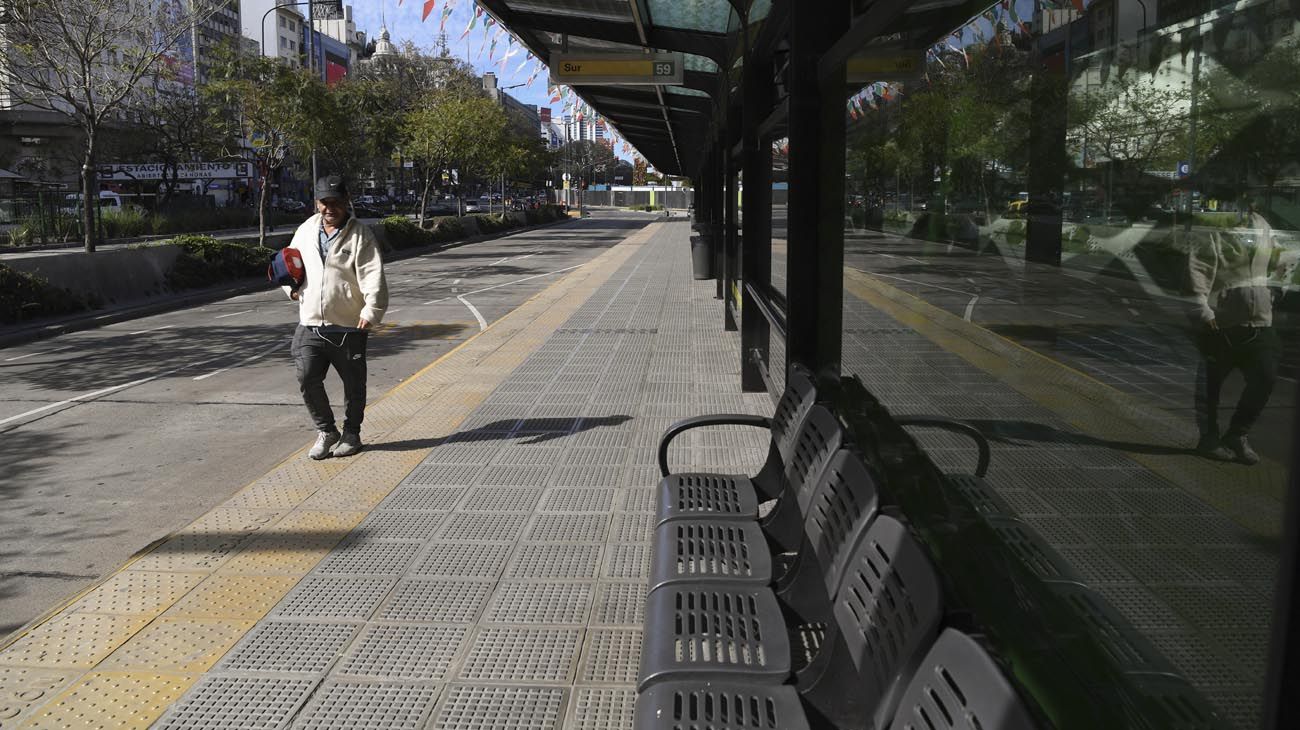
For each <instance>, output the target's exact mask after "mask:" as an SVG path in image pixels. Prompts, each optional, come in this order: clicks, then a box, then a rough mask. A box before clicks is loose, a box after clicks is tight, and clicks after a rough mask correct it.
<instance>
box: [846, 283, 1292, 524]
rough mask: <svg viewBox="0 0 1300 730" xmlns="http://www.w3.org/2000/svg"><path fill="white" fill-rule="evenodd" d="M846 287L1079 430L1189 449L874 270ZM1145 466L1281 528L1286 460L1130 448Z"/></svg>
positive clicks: (1227, 511)
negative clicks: (1245, 462) (1228, 459)
mask: <svg viewBox="0 0 1300 730" xmlns="http://www.w3.org/2000/svg"><path fill="white" fill-rule="evenodd" d="M845 289H846V290H847V291H848V292H849V293H850V294H852V295H853V296H856V297H859V298H861V299H862V300H864V301H866V302H867V303H868V304H870V305H871V306H873V307H876V308H877V309H880V310H881V311H883V312H885V313H887V314H889V315H890V316H892V317H893V318H894V319H896V320H898V321H899V322H901V323H903V324H905V325H907V326H908V327H910V328H912V329H913V330H915V331H916V332H917V333H918V334H921V335H922V336H924V337H926V338H928V339H930V340H931V341H933V342H934V343H935V344H937V345H939V346H940V347H943V348H944V349H945V350H948V351H949V352H952V353H954V354H956V355H958V356H960V357H962V358H963V359H965V360H967V361H968V362H970V363H971V364H973V365H975V366H976V367H978V368H980V369H981V370H983V371H985V372H987V373H989V374H990V375H992V376H994V377H996V378H998V379H999V380H1002V381H1003V382H1005V383H1007V384H1008V385H1010V386H1011V387H1012V388H1014V389H1016V390H1017V391H1019V392H1020V393H1021V394H1023V395H1024V396H1026V397H1028V398H1030V399H1032V400H1033V401H1035V402H1037V403H1038V404H1040V405H1042V406H1044V407H1046V408H1048V409H1049V410H1051V411H1052V412H1054V413H1056V414H1057V415H1058V416H1059V417H1060V418H1061V419H1062V420H1064V421H1066V422H1067V423H1069V424H1070V425H1071V426H1073V427H1075V428H1077V429H1078V430H1079V431H1080V432H1082V433H1084V434H1086V435H1088V436H1093V437H1096V438H1099V439H1105V440H1109V441H1116V442H1128V443H1144V444H1152V445H1160V446H1168V447H1171V448H1172V449H1187V448H1190V446H1191V445H1193V444H1194V443H1195V440H1196V434H1195V428H1194V426H1193V424H1191V423H1188V424H1187V429H1186V432H1175V431H1171V429H1170V427H1169V426H1168V425H1167V423H1166V422H1163V421H1159V420H1157V419H1156V418H1155V417H1154V414H1155V413H1156V412H1157V411H1158V409H1157V408H1156V407H1155V406H1152V405H1151V404H1149V403H1145V402H1143V401H1141V400H1139V399H1138V398H1135V397H1134V396H1131V395H1129V394H1127V393H1124V392H1123V391H1120V390H1117V389H1115V388H1113V387H1111V386H1109V385H1106V384H1105V383H1102V382H1100V381H1097V380H1095V379H1093V378H1091V377H1089V376H1088V375H1086V374H1084V373H1081V372H1079V371H1077V370H1074V369H1073V368H1070V367H1068V366H1066V365H1063V364H1061V363H1058V362H1056V361H1054V360H1052V359H1050V358H1048V357H1046V356H1044V355H1041V354H1039V353H1037V352H1034V351H1033V350H1030V349H1028V348H1026V347H1023V346H1021V345H1019V344H1017V343H1015V342H1012V341H1011V340H1008V339H1006V338H1004V337H1002V336H1001V335H998V334H996V333H994V332H991V331H989V330H987V329H985V328H983V327H980V326H979V325H976V324H972V323H970V322H967V321H965V320H963V319H962V318H961V317H958V316H956V315H954V314H951V313H949V312H946V311H944V310H942V309H939V308H938V307H935V306H933V305H931V304H929V303H927V302H925V301H923V300H921V299H919V298H917V297H915V296H913V295H911V294H908V293H907V292H904V291H901V290H899V289H897V288H895V287H893V286H890V285H889V284H886V283H884V282H882V281H880V280H878V279H876V278H874V277H872V276H871V275H869V274H866V273H863V272H860V271H853V270H846V272H845ZM1128 456H1129V457H1130V458H1132V459H1133V460H1134V461H1137V462H1138V463H1140V464H1142V465H1143V466H1145V467H1147V468H1148V469H1150V470H1152V471H1154V472H1156V473H1157V474H1160V475H1161V476H1163V477H1165V478H1166V479H1169V480H1170V481H1172V482H1173V483H1175V484H1178V485H1179V486H1180V487H1182V488H1183V489H1186V490H1188V491H1189V492H1191V493H1193V494H1195V495H1196V496H1197V497H1199V498H1200V499H1202V500H1203V501H1205V502H1206V503H1208V504H1210V505H1213V506H1214V507H1215V508H1216V509H1218V510H1219V511H1221V512H1222V513H1223V514H1224V515H1226V516H1227V517H1228V518H1230V519H1232V520H1233V521H1234V522H1236V523H1237V524H1239V525H1241V526H1242V527H1244V528H1245V529H1247V530H1249V531H1251V532H1253V533H1255V534H1256V535H1260V536H1262V537H1266V538H1277V537H1279V536H1280V530H1281V509H1282V496H1283V494H1282V488H1283V487H1282V485H1284V484H1285V483H1286V471H1285V467H1284V466H1283V465H1280V464H1277V463H1275V462H1272V461H1269V460H1267V459H1266V460H1264V461H1262V462H1260V463H1259V464H1258V465H1256V466H1254V467H1251V468H1249V469H1246V468H1243V467H1242V466H1241V465H1239V464H1222V463H1217V462H1213V461H1209V460H1207V459H1201V458H1195V457H1189V456H1185V455H1181V454H1171V455H1155V454H1142V453H1129V454H1128Z"/></svg>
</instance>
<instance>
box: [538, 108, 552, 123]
mask: <svg viewBox="0 0 1300 730" xmlns="http://www.w3.org/2000/svg"><path fill="white" fill-rule="evenodd" d="M537 118H538V119H541V120H542V124H550V123H551V108H550V107H549V106H540V107H537Z"/></svg>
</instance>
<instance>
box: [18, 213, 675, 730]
mask: <svg viewBox="0 0 1300 730" xmlns="http://www.w3.org/2000/svg"><path fill="white" fill-rule="evenodd" d="M657 228H658V225H657V224H652V225H651V226H649V227H647V228H645V229H642V230H641V231H639V232H637V233H634V234H633V235H631V236H629V237H627V238H626V239H624V241H623V242H622V243H621V244H620V245H618V246H615V247H613V248H611V249H610V250H608V251H606V252H605V253H603V254H601V255H600V256H598V257H597V258H596V259H594V260H593V261H591V262H588V263H587V264H586V265H584V266H582V267H580V268H578V269H576V270H574V271H571V272H569V273H568V274H566V275H565V276H563V277H561V278H560V279H559V280H557V281H556V282H554V283H553V284H552V285H551V286H549V287H548V288H546V289H544V290H542V291H541V292H539V293H538V294H536V295H534V296H533V297H532V298H530V299H529V300H528V301H527V302H525V303H524V304H523V305H521V306H520V307H518V308H516V309H515V310H513V311H512V312H510V313H509V314H507V315H506V316H505V317H503V318H502V319H500V320H498V321H497V322H494V323H493V324H492V325H490V326H489V327H488V328H487V330H485V331H484V332H482V333H480V334H478V335H476V336H474V337H472V338H470V339H469V340H467V341H465V342H463V343H461V344H460V345H459V346H457V347H456V348H454V349H453V350H451V351H450V352H449V353H447V354H445V355H444V356H443V357H442V358H440V359H439V360H438V361H436V362H434V363H431V364H430V365H429V366H428V367H426V368H425V369H423V370H421V371H420V372H418V373H416V374H415V375H414V376H412V377H411V378H409V379H407V380H406V381H405V382H403V383H402V384H400V385H398V386H397V387H395V388H394V389H393V390H391V391H390V392H389V393H388V394H386V395H385V396H384V397H383V398H381V399H379V400H377V401H375V402H374V403H372V404H371V405H370V406H369V407H368V409H367V410H368V416H369V415H371V414H373V416H374V417H373V418H368V419H367V428H368V431H369V432H370V433H371V434H372V435H371V437H370V439H368V440H369V442H370V444H371V448H370V449H368V450H367V451H365V452H363V453H362V455H361V456H360V457H358V458H356V459H349V460H325V461H320V462H316V461H311V460H308V459H305V458H304V454H305V452H306V447H304V448H303V449H302V450H300V451H299V452H298V453H296V454H294V455H293V456H291V457H290V458H289V459H286V460H285V461H284V462H282V463H281V464H279V465H278V466H276V467H275V468H274V469H272V470H271V471H270V472H268V473H267V474H266V475H265V476H264V477H262V478H260V479H257V480H255V481H254V482H253V483H251V484H249V485H248V486H247V487H245V488H244V489H242V490H240V492H238V493H236V494H235V495H234V496H233V497H232V498H231V499H230V500H229V501H227V502H226V503H225V504H223V505H222V506H220V507H218V508H216V509H214V510H212V511H211V512H209V513H208V514H206V515H204V516H203V517H201V518H199V519H198V520H195V521H194V522H193V523H192V524H191V525H190V526H188V527H186V528H184V529H182V530H180V531H178V532H177V533H176V534H175V535H173V536H172V537H171V538H169V539H167V540H164V541H161V542H160V543H159V544H157V545H154V546H152V548H151V549H150V550H149V551H148V552H147V553H145V554H143V555H141V556H138V557H137V558H135V559H133V560H132V561H131V562H130V563H128V564H127V565H125V566H123V567H122V568H121V569H119V571H118V572H117V573H116V574H114V575H113V576H110V577H109V578H108V579H106V580H105V581H104V582H103V583H101V584H100V585H99V586H96V587H95V588H93V589H91V590H89V591H88V592H86V593H84V594H82V595H81V596H79V597H78V598H77V599H76V600H75V601H74V602H71V603H70V604H69V605H68V606H65V608H64V609H62V610H60V611H56V612H52V613H51V614H50V615H49V616H47V617H46V618H45V619H44V620H43V621H42V622H40V623H38V624H37V625H35V626H33V627H32V628H29V629H28V630H27V631H25V632H23V633H21V634H19V635H17V636H16V637H13V638H12V639H11V641H10V644H9V645H8V646H6V647H4V648H3V649H0V672H4V671H8V672H10V675H9V676H11V677H19V676H28V677H31V678H36V676H37V675H35V674H31V672H33V671H37V672H47V671H49V672H50V673H49V674H42V675H41V676H40V678H39V679H33V681H36V682H37V684H40V683H41V682H46V681H47V680H48V681H49V682H53V685H51V687H58V686H63V685H66V684H67V683H68V682H72V681H73V680H74V679H75V674H74V675H72V676H68V677H65V676H64V673H63V672H61V671H58V670H57V669H56V668H67V669H70V670H78V669H79V670H82V671H84V670H93V671H91V672H90V673H89V674H85V675H84V676H83V677H81V678H80V679H79V680H76V681H75V683H73V684H71V685H69V686H68V688H67V689H66V691H63V692H62V693H61V694H59V695H58V696H57V697H56V698H54V699H53V700H51V699H49V694H48V693H49V692H51V691H52V689H51V688H47V689H46V690H43V692H44V694H42V696H41V697H36V698H35V699H33V700H32V701H31V702H29V703H27V704H24V705H23V707H22V708H21V709H20V710H17V711H14V712H11V714H13V715H14V717H18V716H19V714H18V713H21V714H22V717H23V718H24V720H23V721H24V722H26V723H29V724H30V726H31V727H72V726H76V727H147V726H148V725H149V724H151V723H152V722H153V721H154V720H155V719H157V717H158V716H159V715H160V714H161V713H162V712H163V710H165V709H166V707H167V705H169V704H170V703H171V702H173V701H175V699H176V698H178V697H179V696H180V695H181V694H182V693H183V692H184V691H185V689H186V688H188V687H189V685H190V684H192V683H193V682H194V681H196V680H197V678H198V676H200V674H201V672H202V671H203V670H204V669H205V668H206V667H208V666H211V665H212V664H214V663H216V662H217V661H218V660H219V659H220V658H221V655H222V654H223V653H224V652H225V651H227V650H228V648H229V647H230V646H233V645H234V644H235V643H236V642H237V641H238V640H239V638H240V637H241V636H243V635H244V634H245V633H246V632H247V631H249V630H251V628H252V627H253V626H254V625H255V624H256V621H257V620H258V619H260V618H262V617H263V616H265V615H266V613H267V612H269V611H270V610H271V608H272V607H274V606H275V605H276V604H277V603H278V602H279V601H280V599H281V598H282V597H283V596H284V595H286V594H287V593H288V592H289V591H290V590H292V589H293V587H294V586H295V585H296V584H297V583H298V581H299V580H300V579H301V578H302V576H304V575H305V574H307V573H308V572H310V571H311V570H312V569H313V568H314V567H315V566H316V565H317V563H319V562H320V560H321V559H322V558H324V557H325V556H326V555H327V554H328V553H329V552H330V550H331V549H332V548H333V547H334V545H335V544H337V543H338V542H339V540H341V539H342V538H343V537H344V536H345V535H346V534H347V533H348V532H349V531H350V530H351V529H352V528H354V527H355V526H356V525H357V524H358V523H359V522H360V521H361V520H362V519H363V518H364V517H365V516H366V514H367V513H368V512H369V510H370V509H372V508H373V507H374V505H376V504H378V503H379V502H380V501H381V500H383V498H384V497H385V496H387V494H388V493H389V492H391V491H392V489H393V488H395V487H396V485H397V484H398V483H399V482H400V481H401V479H402V478H404V477H405V476H406V475H407V474H408V473H410V471H411V469H413V468H414V467H415V466H417V465H418V464H419V463H420V462H421V461H423V459H424V458H425V456H427V455H428V453H429V451H430V450H431V449H432V448H433V446H434V445H436V443H437V439H439V438H441V437H444V436H447V435H449V434H451V433H454V432H455V430H456V428H457V427H458V425H459V424H460V422H461V421H462V420H464V418H465V416H467V415H468V414H469V413H470V412H472V411H473V410H474V408H476V407H477V406H478V405H479V404H480V403H482V401H483V400H484V399H485V398H486V397H487V396H488V395H489V394H490V393H491V392H492V391H493V390H494V389H495V388H496V386H497V385H498V384H499V382H500V381H501V379H503V378H504V377H505V376H507V375H508V374H509V373H510V372H511V371H513V369H514V368H515V367H517V366H518V365H519V364H520V363H522V362H523V361H524V360H525V359H526V358H527V357H528V355H529V354H531V353H532V352H533V350H535V349H536V348H537V347H538V346H539V345H541V344H542V343H544V342H545V341H546V339H547V338H548V337H549V336H550V335H551V333H552V332H553V331H554V329H555V328H556V327H557V326H558V325H559V324H561V323H563V322H564V321H566V320H567V318H568V317H569V316H570V315H571V314H572V313H573V312H574V311H576V309H577V308H578V307H579V306H581V305H582V303H583V302H585V301H586V299H587V298H588V297H589V296H590V295H591V293H592V292H594V291H595V290H596V289H597V288H598V287H599V286H600V284H602V283H603V282H604V281H605V280H606V279H608V277H609V276H610V275H611V274H612V273H613V272H614V271H616V270H617V269H618V267H619V266H620V265H622V263H623V262H624V261H626V260H627V259H628V258H629V257H630V256H631V255H632V254H633V253H635V251H636V249H637V247H639V246H640V245H642V244H644V243H645V242H646V241H648V240H649V239H650V237H651V236H652V235H653V234H654V232H655V230H656V229H657ZM137 594H138V595H137ZM71 606H82V607H85V608H88V609H93V610H96V611H117V612H124V613H126V612H129V613H131V614H132V615H118V614H113V613H84V612H83V613H75V612H73V609H72V608H71ZM164 611H165V614H164V615H163V616H162V617H161V618H158V614H160V613H163V612H164ZM135 612H139V613H138V615H134V614H135ZM146 626H148V628H147V629H146V628H145V627H146ZM142 629H144V631H143V632H142V631H141V630H142ZM103 670H111V671H103ZM22 672H26V673H28V674H26V675H20V674H18V673H22ZM4 676H5V675H3V674H0V678H2V677H4ZM12 681H18V680H12ZM24 681H26V680H24ZM42 702H43V703H44V705H42V704H41V703H42ZM24 726H28V725H24Z"/></svg>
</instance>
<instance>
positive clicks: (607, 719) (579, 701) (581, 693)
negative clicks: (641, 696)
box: [566, 687, 636, 730]
mask: <svg viewBox="0 0 1300 730" xmlns="http://www.w3.org/2000/svg"><path fill="white" fill-rule="evenodd" d="M635 709H636V690H632V689H615V688H611V687H594V688H593V687H578V688H577V689H575V690H574V692H573V701H572V702H571V703H570V706H569V714H568V722H567V724H566V727H568V728H569V730H632V716H633V712H634V710H635Z"/></svg>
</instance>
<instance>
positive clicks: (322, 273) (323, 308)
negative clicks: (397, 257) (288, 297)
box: [284, 214, 388, 327]
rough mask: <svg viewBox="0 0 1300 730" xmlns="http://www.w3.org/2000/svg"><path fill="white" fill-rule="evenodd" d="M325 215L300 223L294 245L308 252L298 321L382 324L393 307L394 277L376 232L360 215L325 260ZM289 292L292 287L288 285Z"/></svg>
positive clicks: (304, 255) (345, 227) (346, 226)
mask: <svg viewBox="0 0 1300 730" xmlns="http://www.w3.org/2000/svg"><path fill="white" fill-rule="evenodd" d="M320 226H321V222H320V215H319V214H317V215H314V216H312V217H311V218H308V219H307V221H306V222H305V223H303V224H302V225H301V226H298V230H297V231H296V232H295V233H294V234H293V240H292V241H290V242H289V246H290V247H292V248H296V249H298V253H300V254H302V261H303V267H304V268H305V269H306V276H305V280H304V282H303V285H302V288H300V289H299V290H298V321H299V322H300V323H302V324H304V325H307V326H314V327H319V326H324V325H337V326H340V327H356V326H357V322H358V320H360V319H365V320H366V321H368V322H370V324H371V325H372V326H373V325H377V324H379V323H380V322H382V321H383V319H384V312H385V310H387V309H388V280H387V279H386V278H385V277H384V261H383V258H382V257H381V256H380V253H379V242H378V241H377V240H376V239H375V234H374V233H372V232H371V230H370V228H369V227H368V226H366V225H365V224H364V223H362V222H360V221H358V220H357V219H356V217H355V216H353V217H351V218H349V219H348V221H347V223H344V224H343V230H342V231H340V232H339V234H338V237H337V238H335V239H334V242H333V243H332V244H330V251H329V256H328V258H327V259H326V260H324V261H322V260H321V255H320ZM284 290H285V294H289V291H290V290H289V288H288V287H285V288H284Z"/></svg>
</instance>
